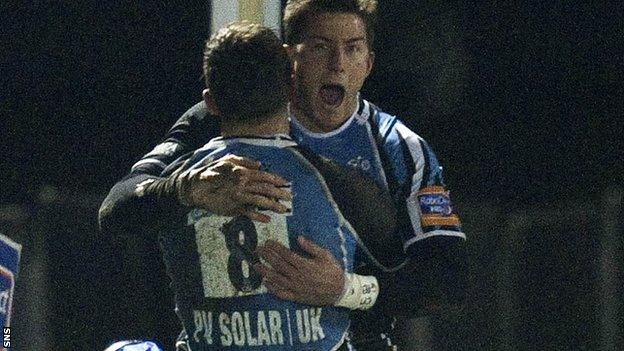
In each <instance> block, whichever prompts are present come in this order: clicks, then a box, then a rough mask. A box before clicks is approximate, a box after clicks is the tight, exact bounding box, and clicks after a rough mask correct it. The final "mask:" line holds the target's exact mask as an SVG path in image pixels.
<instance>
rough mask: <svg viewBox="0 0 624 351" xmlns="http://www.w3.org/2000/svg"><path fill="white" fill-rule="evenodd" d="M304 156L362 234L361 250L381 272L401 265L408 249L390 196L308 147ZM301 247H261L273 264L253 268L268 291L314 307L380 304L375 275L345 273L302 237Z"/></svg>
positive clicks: (263, 256)
mask: <svg viewBox="0 0 624 351" xmlns="http://www.w3.org/2000/svg"><path fill="white" fill-rule="evenodd" d="M299 152H301V153H302V154H303V155H304V156H305V157H306V159H307V160H308V161H310V162H311V163H312V164H313V165H314V166H315V168H316V169H317V170H318V171H319V173H320V174H321V175H322V176H323V179H324V180H325V183H326V185H327V187H328V189H329V190H330V192H331V195H332V199H333V200H334V202H335V203H336V204H337V205H338V207H339V209H340V211H341V213H342V215H343V216H344V217H345V219H346V220H347V222H348V223H345V225H346V226H351V227H352V228H353V229H354V230H355V232H357V233H358V238H357V239H358V240H359V245H360V248H361V249H363V250H365V251H366V254H367V255H369V256H370V258H371V259H373V260H375V262H376V263H377V264H379V265H380V267H384V268H385V267H394V266H396V265H398V264H399V263H400V262H401V258H403V257H404V256H403V255H401V254H397V252H398V253H400V252H402V250H403V247H402V242H401V241H400V240H395V239H394V238H395V231H396V227H397V219H396V208H395V206H394V204H393V201H392V198H391V197H390V195H389V193H388V192H387V191H386V190H384V189H382V188H380V187H379V186H377V185H376V184H375V182H373V181H372V180H370V179H369V178H368V177H367V176H366V175H364V174H363V173H362V172H361V171H359V170H357V169H354V168H350V167H343V166H340V165H338V164H336V163H335V162H333V161H331V160H328V159H325V158H321V157H319V156H317V155H314V154H313V153H312V152H310V151H308V150H306V149H304V148H299ZM298 243H299V247H300V248H301V249H302V250H303V252H305V254H304V255H299V254H297V253H295V252H293V251H291V250H289V249H288V248H286V247H285V246H283V245H281V244H279V243H277V242H271V241H269V242H267V243H266V244H265V245H264V246H262V247H260V248H259V250H258V253H259V254H260V256H261V257H262V258H263V259H265V261H266V262H267V263H268V265H262V264H257V265H255V267H254V268H256V269H257V270H258V271H259V272H260V273H261V274H262V276H263V278H264V282H265V285H266V286H267V288H268V289H269V291H271V292H272V293H273V294H275V295H277V296H278V297H280V298H282V299H286V300H291V301H296V302H301V303H307V304H312V305H335V306H341V307H347V308H350V309H368V308H370V307H371V306H373V305H374V304H375V301H376V299H377V294H378V292H379V287H378V281H377V279H376V278H375V277H374V276H372V275H361V274H354V273H346V272H344V271H343V269H342V265H341V264H340V263H339V262H338V261H337V260H336V259H335V258H334V257H333V256H332V254H331V253H330V252H329V251H328V250H326V249H324V248H322V247H319V246H318V245H316V244H315V243H313V242H311V241H309V240H306V239H305V238H303V237H299V238H298ZM369 248H374V249H372V250H368V249H369ZM397 257H398V259H397ZM388 270H389V268H388Z"/></svg>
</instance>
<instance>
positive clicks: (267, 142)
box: [205, 134, 297, 149]
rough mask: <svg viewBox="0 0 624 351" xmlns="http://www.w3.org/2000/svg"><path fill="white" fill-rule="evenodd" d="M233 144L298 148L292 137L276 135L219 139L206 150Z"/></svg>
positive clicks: (213, 140) (213, 141)
mask: <svg viewBox="0 0 624 351" xmlns="http://www.w3.org/2000/svg"><path fill="white" fill-rule="evenodd" d="M231 144H249V145H256V146H270V147H279V148H283V147H292V146H297V143H296V142H295V141H294V140H293V139H292V138H291V137H290V136H288V135H286V134H275V135H245V136H230V137H217V138H214V139H212V140H210V142H208V144H206V146H205V148H208V149H216V148H220V147H224V146H227V145H231Z"/></svg>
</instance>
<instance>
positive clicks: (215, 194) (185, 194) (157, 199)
mask: <svg viewBox="0 0 624 351" xmlns="http://www.w3.org/2000/svg"><path fill="white" fill-rule="evenodd" d="M218 134H219V125H218V121H217V119H216V118H214V117H212V116H209V115H208V111H207V109H206V107H205V105H204V104H203V103H199V104H197V105H195V106H193V107H192V108H191V109H189V110H188V111H187V112H186V113H185V114H184V115H183V116H182V117H181V118H180V119H179V120H178V121H177V122H176V123H175V125H174V126H173V127H172V128H171V129H170V130H169V132H168V134H167V136H166V137H165V139H164V141H163V142H162V143H161V144H159V145H157V146H156V147H155V148H154V149H153V150H152V151H151V152H150V153H148V154H147V155H145V156H144V157H143V158H142V159H141V160H139V161H138V162H137V163H136V164H135V165H134V166H133V167H132V170H131V172H130V174H128V175H127V176H126V177H124V178H123V179H122V180H121V181H120V182H118V183H117V184H115V186H114V187H113V188H112V189H111V191H110V193H109V194H108V196H107V197H106V198H105V200H104V201H103V203H102V205H101V207H100V210H99V223H100V227H101V229H102V230H103V231H106V232H109V233H112V234H113V235H116V236H120V235H121V236H124V235H125V236H127V235H130V236H132V235H136V234H139V233H140V234H143V235H148V236H153V235H155V233H156V230H157V229H158V228H159V227H160V226H161V225H162V224H163V223H167V222H172V221H177V220H179V219H180V218H181V217H180V216H181V215H182V214H183V213H185V211H186V210H187V209H188V208H189V207H199V208H204V209H206V210H209V211H211V212H214V213H219V214H224V215H238V214H241V213H244V214H247V215H249V216H250V218H252V219H255V220H260V221H266V220H267V217H266V216H264V215H262V214H260V213H258V212H257V211H254V210H253V208H255V207H262V208H267V209H270V210H274V211H278V212H279V211H280V210H283V205H281V204H279V202H278V201H277V200H279V199H283V200H288V198H289V196H290V195H289V194H288V193H287V192H286V191H284V190H283V189H280V188H279V187H280V186H283V185H284V184H286V181H285V180H284V179H281V178H279V177H277V176H274V175H272V174H269V173H266V172H262V171H259V170H258V168H259V166H260V164H259V163H258V162H256V161H253V160H249V159H246V158H242V157H237V156H233V155H228V156H225V157H223V158H222V159H219V160H214V161H212V162H209V163H207V164H203V165H201V166H200V167H196V168H195V169H193V170H188V171H187V172H173V173H171V174H168V175H167V176H161V173H162V172H163V171H164V170H165V169H166V168H167V167H169V168H171V167H170V166H171V165H172V163H174V162H176V160H177V161H178V162H180V160H183V159H184V155H188V156H190V155H191V152H192V151H193V150H195V149H197V148H198V147H200V146H201V145H203V144H205V143H206V142H207V141H208V140H209V139H210V138H212V137H215V136H217V135H218Z"/></svg>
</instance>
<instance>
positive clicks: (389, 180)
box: [291, 99, 466, 268]
mask: <svg viewBox="0 0 624 351" xmlns="http://www.w3.org/2000/svg"><path fill="white" fill-rule="evenodd" d="M291 135H292V136H293V138H294V139H295V140H296V141H297V143H299V144H300V145H301V146H304V147H306V148H309V149H310V150H312V151H313V152H315V153H317V154H318V155H322V156H325V157H327V158H329V159H332V160H334V161H336V162H338V163H340V164H342V165H348V166H352V167H358V168H360V169H362V170H363V171H364V172H366V173H367V174H369V175H370V176H371V177H372V178H373V179H374V180H375V181H376V182H377V184H378V185H380V186H382V187H385V188H387V189H389V190H390V192H391V193H392V194H393V196H394V198H395V201H396V202H397V205H398V207H399V208H400V209H401V210H402V212H403V213H404V217H405V220H404V227H403V228H402V229H401V233H400V235H401V237H402V240H403V247H404V250H405V251H406V252H408V253H409V252H410V251H412V249H413V248H415V247H417V246H419V245H414V244H416V243H422V244H425V243H426V242H427V241H428V240H426V239H430V238H436V237H445V238H458V239H461V240H465V239H466V236H465V234H464V233H463V232H462V230H461V225H460V221H459V217H458V216H457V214H456V213H455V210H454V209H453V206H452V204H451V200H450V196H449V192H448V190H446V187H445V184H444V180H443V177H442V168H441V167H440V166H439V164H438V161H437V159H436V156H435V154H434V153H433V151H432V150H431V148H430V147H429V145H428V144H427V143H426V142H425V140H424V139H423V138H421V137H420V136H418V135H416V134H415V133H414V132H412V131H411V130H410V129H409V128H407V127H406V126H405V125H404V124H403V123H402V122H401V121H399V120H398V119H397V118H396V117H395V116H391V115H389V114H387V113H384V112H382V111H381V110H379V108H377V107H376V106H374V105H373V104H371V103H369V102H368V101H366V100H364V99H359V101H358V107H357V109H356V111H355V112H354V113H353V115H352V116H351V117H350V118H349V119H348V120H347V121H346V122H345V123H344V124H343V125H342V126H341V127H340V128H338V129H336V130H334V131H332V132H329V133H313V132H310V131H308V130H307V129H306V128H305V127H303V126H302V125H301V124H300V123H299V122H298V121H297V120H296V119H295V117H294V116H292V115H291ZM371 251H373V252H374V250H371ZM384 268H388V267H384Z"/></svg>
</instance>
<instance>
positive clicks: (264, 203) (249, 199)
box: [233, 191, 289, 213]
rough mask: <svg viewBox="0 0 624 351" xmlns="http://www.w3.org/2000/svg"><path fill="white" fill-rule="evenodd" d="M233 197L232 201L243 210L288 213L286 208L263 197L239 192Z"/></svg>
mask: <svg viewBox="0 0 624 351" xmlns="http://www.w3.org/2000/svg"><path fill="white" fill-rule="evenodd" d="M233 197H234V200H236V201H237V202H238V203H240V204H241V205H242V206H243V207H244V208H249V207H256V208H258V209H262V210H270V211H273V212H276V213H286V212H288V211H289V208H288V207H286V206H284V205H282V204H281V203H279V202H278V201H275V200H273V199H270V198H267V197H265V196H261V195H255V194H250V193H246V192H243V191H240V192H236V193H235V194H233Z"/></svg>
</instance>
